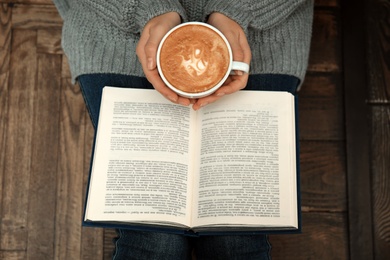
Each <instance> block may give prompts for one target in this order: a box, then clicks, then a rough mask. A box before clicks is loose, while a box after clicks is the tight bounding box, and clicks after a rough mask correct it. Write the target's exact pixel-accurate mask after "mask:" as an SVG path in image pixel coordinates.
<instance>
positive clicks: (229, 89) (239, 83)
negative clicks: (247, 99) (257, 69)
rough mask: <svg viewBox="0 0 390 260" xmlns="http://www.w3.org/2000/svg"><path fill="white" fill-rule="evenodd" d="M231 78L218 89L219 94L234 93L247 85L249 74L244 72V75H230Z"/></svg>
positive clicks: (217, 93)
mask: <svg viewBox="0 0 390 260" xmlns="http://www.w3.org/2000/svg"><path fill="white" fill-rule="evenodd" d="M229 78H230V80H227V81H226V82H225V83H224V84H223V86H222V87H220V88H219V89H218V91H216V95H217V96H223V95H228V94H232V93H234V92H237V91H239V90H241V89H244V88H245V87H246V84H247V82H248V78H249V75H248V74H244V75H242V76H238V75H237V76H230V77H229Z"/></svg>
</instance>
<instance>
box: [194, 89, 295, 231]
mask: <svg viewBox="0 0 390 260" xmlns="http://www.w3.org/2000/svg"><path fill="white" fill-rule="evenodd" d="M199 112H201V114H200V115H199V122H198V124H199V125H201V147H200V148H199V149H200V154H201V156H200V159H199V164H200V169H199V173H198V174H199V178H198V179H197V180H196V182H197V183H198V186H197V187H196V190H195V193H197V194H199V197H198V198H197V199H196V201H195V202H194V205H195V211H196V213H195V215H196V218H195V219H194V222H195V223H194V225H211V224H219V225H221V224H232V225H234V224H237V225H239V224H248V225H264V226H283V225H294V224H297V191H296V147H295V118H294V98H293V96H292V95H291V94H289V93H284V92H265V91H250V92H249V91H241V92H238V93H235V94H233V95H230V96H227V97H226V98H224V99H221V100H219V101H218V102H216V103H214V104H211V105H209V106H206V107H205V108H202V109H201V110H200V111H199Z"/></svg>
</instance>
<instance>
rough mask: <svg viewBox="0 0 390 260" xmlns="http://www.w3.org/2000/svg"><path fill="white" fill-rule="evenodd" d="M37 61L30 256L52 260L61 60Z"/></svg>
mask: <svg viewBox="0 0 390 260" xmlns="http://www.w3.org/2000/svg"><path fill="white" fill-rule="evenodd" d="M37 61H38V62H37V65H38V66H37V88H36V91H35V98H34V114H33V139H32V142H31V148H32V155H31V173H30V185H29V189H28V193H29V195H28V196H29V207H28V255H29V257H30V258H31V259H49V258H50V259H52V258H54V248H53V247H52V246H51V244H48V243H47V240H51V241H53V240H54V238H55V236H54V234H55V230H56V228H55V209H56V204H57V200H56V182H57V162H58V158H59V157H58V146H59V129H58V125H59V121H60V116H59V113H60V112H59V111H60V106H59V105H60V102H59V101H60V99H59V97H60V95H59V94H60V91H61V89H60V87H61V84H60V77H59V75H60V72H61V57H60V56H55V55H47V54H39V55H38V56H37ZM42 237H44V238H45V239H42Z"/></svg>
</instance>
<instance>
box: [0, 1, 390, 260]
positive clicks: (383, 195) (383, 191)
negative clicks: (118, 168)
mask: <svg viewBox="0 0 390 260" xmlns="http://www.w3.org/2000/svg"><path fill="white" fill-rule="evenodd" d="M363 5H366V7H368V9H363V7H362V6H363ZM364 10H366V11H365V12H366V13H363V11H364ZM363 18H367V19H363ZM389 22H390V2H389V1H386V0H371V1H369V0H356V1H351V0H340V1H338V0H317V1H316V7H315V20H314V27H313V40H312V49H311V55H310V65H309V71H308V73H307V78H306V81H305V83H304V86H303V88H302V90H301V92H300V97H299V113H300V145H301V155H300V158H301V191H302V211H303V232H302V234H299V235H272V236H270V240H271V243H272V245H273V251H272V255H273V259H390V213H389V211H390V210H389V209H390V196H389V194H390V38H389V37H390V26H389ZM61 26H62V21H61V19H60V17H59V15H58V13H57V11H56V9H55V8H54V6H53V5H52V3H51V1H50V0H14V1H12V0H0V62H1V63H0V187H1V193H0V201H1V207H0V215H1V225H0V259H10V260H12V259H34V260H35V259H39V260H41V259H66V260H68V259H71V260H77V259H93V260H95V259H110V255H111V253H112V249H113V245H112V243H111V239H112V238H113V237H114V235H115V234H114V232H113V230H109V229H107V230H102V229H92V228H82V227H81V225H80V223H81V217H82V211H83V202H84V193H85V192H84V190H85V184H86V180H87V173H88V168H89V157H90V152H91V151H90V150H91V142H92V136H93V128H92V125H91V123H90V121H89V117H88V114H87V112H86V110H85V107H84V103H83V98H82V96H81V93H80V90H79V88H78V86H77V85H72V84H71V82H70V75H69V68H68V65H67V60H66V57H65V56H64V55H63V52H62V50H61V46H60V42H61ZM365 28H368V30H364V29H365Z"/></svg>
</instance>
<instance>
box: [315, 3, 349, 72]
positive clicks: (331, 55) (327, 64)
mask: <svg viewBox="0 0 390 260" xmlns="http://www.w3.org/2000/svg"><path fill="white" fill-rule="evenodd" d="M338 20H339V19H338V17H337V15H336V11H335V10H332V9H331V10H329V9H318V10H316V11H315V13H314V21H313V33H312V41H311V47H310V57H309V67H308V70H309V71H316V72H338V71H340V67H341V58H340V57H341V39H340V38H341V33H340V30H339V24H338Z"/></svg>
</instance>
